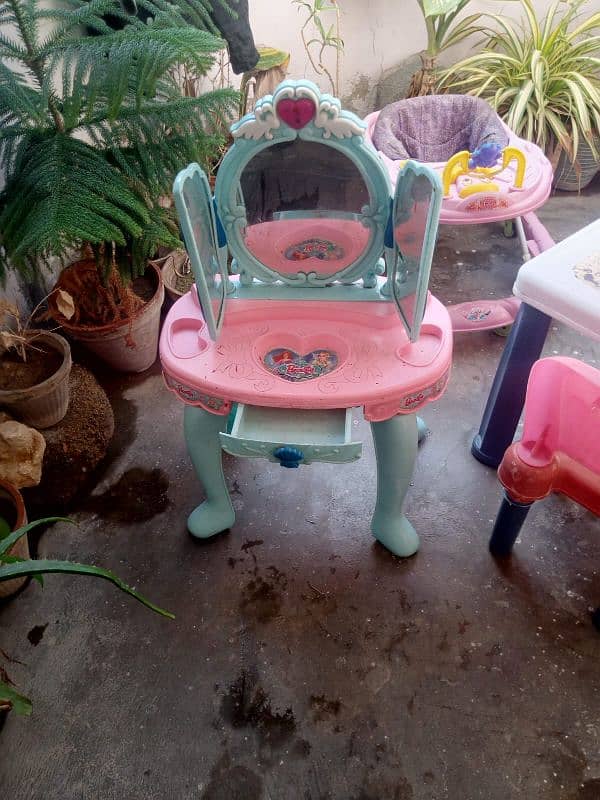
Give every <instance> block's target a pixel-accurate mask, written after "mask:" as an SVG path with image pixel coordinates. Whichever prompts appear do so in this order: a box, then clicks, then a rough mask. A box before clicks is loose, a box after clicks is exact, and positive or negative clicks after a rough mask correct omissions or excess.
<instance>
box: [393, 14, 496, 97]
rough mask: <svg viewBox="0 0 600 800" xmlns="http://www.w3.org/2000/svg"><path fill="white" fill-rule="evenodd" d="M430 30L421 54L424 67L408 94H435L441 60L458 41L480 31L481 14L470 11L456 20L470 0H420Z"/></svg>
mask: <svg viewBox="0 0 600 800" xmlns="http://www.w3.org/2000/svg"><path fill="white" fill-rule="evenodd" d="M417 3H418V4H419V8H420V9H421V13H422V14H423V19H424V20H425V28H426V31H427V49H426V50H424V51H423V52H422V53H421V64H422V67H421V69H420V70H418V72H415V74H414V75H413V76H412V79H411V82H410V86H409V89H408V92H407V95H406V96H407V97H423V96H425V95H428V94H435V93H436V84H437V82H438V74H437V71H438V59H439V57H440V55H441V54H442V53H443V52H444V50H447V49H448V48H449V47H452V46H453V45H455V44H459V43H460V42H462V41H463V39H466V38H467V37H468V36H471V34H473V33H477V32H478V31H479V30H480V28H479V25H478V24H477V23H478V20H479V18H480V16H481V15H480V14H470V15H469V16H467V17H464V19H462V20H460V21H458V22H457V17H458V16H459V15H460V14H461V12H462V11H464V9H465V7H466V6H468V4H469V0H417Z"/></svg>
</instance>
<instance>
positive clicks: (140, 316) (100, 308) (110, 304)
mask: <svg viewBox="0 0 600 800" xmlns="http://www.w3.org/2000/svg"><path fill="white" fill-rule="evenodd" d="M137 5H138V7H139V8H143V9H144V10H145V11H146V12H148V15H149V16H148V19H147V20H146V21H142V20H141V19H140V18H138V17H137V16H136V15H135V14H133V15H130V14H128V13H127V12H126V11H125V10H124V9H123V7H122V6H121V3H119V2H118V0H114V2H110V0H91V2H87V1H86V0H65V2H64V3H61V4H60V7H58V8H48V7H47V5H45V4H44V3H43V2H42V0H31V2H28V3H23V2H21V0H4V2H0V12H2V13H0V34H2V35H1V36H0V60H1V62H2V66H1V67H0V115H1V117H2V120H3V126H2V128H1V129H0V166H1V167H2V168H3V170H4V172H5V174H6V185H5V187H4V189H3V190H2V192H1V193H0V236H1V244H2V251H3V252H2V257H1V259H0V277H1V276H2V272H5V271H6V269H7V268H9V267H10V268H13V269H16V270H18V271H19V272H20V273H21V275H23V276H24V277H25V278H26V279H31V278H32V277H33V276H34V275H35V274H36V271H37V269H38V266H39V264H44V263H46V264H47V263H48V262H49V260H50V259H51V258H52V257H58V259H60V260H61V262H63V263H64V262H65V261H67V259H69V258H72V256H73V254H77V253H82V255H83V257H82V258H81V259H78V260H76V262H75V263H74V264H72V265H71V266H69V267H67V269H66V270H64V271H63V272H62V274H61V276H60V278H59V281H58V284H57V287H58V288H60V289H61V290H62V291H64V292H65V293H67V294H69V295H70V296H71V297H72V299H73V305H74V313H73V315H72V318H71V319H70V320H67V319H66V318H65V317H64V315H62V314H61V313H60V309H58V307H57V305H56V303H55V298H56V295H52V296H51V297H50V311H51V314H52V316H53V317H54V318H55V319H56V320H57V322H59V323H60V324H61V325H63V327H64V329H65V330H66V331H68V332H69V333H70V334H71V335H73V336H74V337H76V338H79V339H82V340H83V341H85V342H86V344H87V345H88V346H92V347H93V348H94V349H95V350H96V351H97V352H99V353H100V354H101V355H102V356H103V357H104V358H105V359H106V360H108V361H109V363H111V364H112V365H113V366H115V367H117V368H122V369H127V370H134V371H140V370H142V369H145V368H146V367H148V366H149V365H150V364H151V363H152V362H153V361H154V359H155V357H156V345H157V335H158V320H159V311H160V305H161V301H162V292H163V288H162V284H161V280H160V273H159V271H158V270H157V269H156V267H149V268H148V261H149V259H150V258H152V257H153V256H155V254H156V252H157V250H158V247H159V246H160V245H162V246H166V247H172V248H176V247H178V246H181V242H180V239H179V235H178V229H177V224H176V220H175V217H174V211H173V210H172V208H170V207H168V204H165V203H164V202H161V198H164V197H165V196H166V195H169V194H170V190H171V183H172V180H173V177H174V175H175V174H176V172H177V171H178V170H179V169H180V168H181V166H182V165H184V164H187V163H188V162H190V161H200V162H201V163H203V162H206V161H209V160H211V158H212V157H213V155H214V152H215V150H216V149H218V146H219V144H220V136H219V135H218V134H217V133H206V128H207V125H206V121H207V120H213V119H215V118H217V119H218V118H220V117H223V116H225V115H226V114H227V113H228V112H229V111H230V110H232V109H234V108H235V105H236V101H237V93H236V92H234V91H233V90H231V89H228V88H224V89H217V90H214V91H209V92H206V93H204V94H200V95H199V96H197V97H183V96H182V94H181V91H180V87H179V86H178V85H177V81H176V80H175V79H174V77H173V67H174V66H175V65H177V64H186V65H188V66H189V67H190V69H193V70H194V72H195V73H196V74H206V72H207V70H208V69H209V68H210V67H211V65H212V64H213V61H214V56H215V53H217V52H218V51H219V50H220V49H221V48H222V46H223V45H222V42H221V40H220V39H218V38H217V37H216V36H214V35H213V34H212V33H209V32H208V31H206V30H200V29H199V28H198V27H195V25H193V24H190V22H188V20H191V21H192V22H194V23H196V24H200V23H201V22H202V16H201V15H200V16H199V17H198V20H196V19H195V18H194V7H195V5H196V3H195V2H193V0H189V2H184V0H179V2H178V3H176V4H167V3H164V2H162V0H140V2H138V4H137ZM184 12H185V15H184ZM107 14H110V15H111V20H114V19H117V20H119V21H120V22H121V23H122V27H121V28H120V29H114V28H113V27H110V26H109V25H108V24H107V23H106V21H105V19H104V17H105V15H107ZM213 128H214V126H213ZM165 206H167V207H165ZM145 273H146V279H145V280H144V279H143V276H144V274H145ZM148 314H149V315H150V316H151V320H150V321H148V320H147V319H146V317H147V315H148ZM95 334H100V336H101V339H100V343H96V340H95ZM115 348H116V353H115ZM127 355H129V356H131V358H129V359H128V360H127V361H126V362H123V361H122V360H121V358H122V357H123V356H127Z"/></svg>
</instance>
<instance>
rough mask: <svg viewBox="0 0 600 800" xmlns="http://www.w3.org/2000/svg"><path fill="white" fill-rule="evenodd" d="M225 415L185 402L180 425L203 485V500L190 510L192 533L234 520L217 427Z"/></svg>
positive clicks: (227, 525)
mask: <svg viewBox="0 0 600 800" xmlns="http://www.w3.org/2000/svg"><path fill="white" fill-rule="evenodd" d="M226 425H227V417H226V416H225V417H223V416H220V415H219V414H210V413H209V412H208V411H204V410H203V409H202V408H196V407H195V406H186V407H185V411H184V417H183V429H184V432H185V440H186V443H187V448H188V451H189V454H190V456H191V459H192V463H193V465H194V469H195V470H196V474H197V476H198V478H199V480H200V482H201V483H202V485H203V486H204V492H205V494H206V500H205V501H204V502H203V503H202V504H201V505H199V506H198V507H197V508H195V509H194V511H192V513H191V514H190V516H189V517H188V521H187V526H188V530H189V532H190V533H191V534H192V535H193V536H197V537H199V538H201V539H205V538H207V537H209V536H214V535H215V534H216V533H220V532H221V531H224V530H226V529H227V528H230V527H231V526H232V525H233V523H234V522H235V511H234V510H233V506H232V505H231V500H230V498H229V492H228V491H227V485H226V483H225V477H224V475H223V461H222V454H221V440H220V438H219V433H220V431H224V430H225V427H226Z"/></svg>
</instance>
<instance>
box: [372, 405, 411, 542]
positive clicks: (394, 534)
mask: <svg viewBox="0 0 600 800" xmlns="http://www.w3.org/2000/svg"><path fill="white" fill-rule="evenodd" d="M371 431H372V433H373V442H374V443H375V455H376V456H377V504H376V506H375V513H374V514H373V521H372V523H371V532H372V533H373V536H374V537H375V538H376V539H377V540H378V541H380V542H381V544H382V545H384V546H385V547H387V549H388V550H390V551H391V552H392V553H394V554H395V555H397V556H403V557H405V556H412V555H413V554H414V553H416V552H417V550H418V549H419V537H418V536H417V534H416V532H415V529H414V528H413V526H412V525H411V523H410V522H409V521H408V520H407V519H406V517H405V516H404V514H403V513H402V504H403V502H404V497H405V495H406V492H407V491H408V487H409V485H410V481H411V479H412V476H413V470H414V466H415V459H416V457H417V420H416V417H415V415H414V414H399V415H398V416H396V417H392V418H391V419H388V420H385V421H384V422H372V423H371Z"/></svg>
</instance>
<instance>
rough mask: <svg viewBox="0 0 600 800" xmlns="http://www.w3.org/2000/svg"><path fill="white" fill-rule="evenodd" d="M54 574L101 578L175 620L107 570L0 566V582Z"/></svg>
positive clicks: (40, 563)
mask: <svg viewBox="0 0 600 800" xmlns="http://www.w3.org/2000/svg"><path fill="white" fill-rule="evenodd" d="M55 572H58V573H65V574H70V575H90V576H92V577H95V578H103V579H104V580H107V581H110V583H112V584H114V586H116V587H117V588H118V589H121V591H123V592H125V593H126V594H128V595H131V597H133V598H135V599H136V600H138V601H139V602H140V603H142V605H145V606H146V607H147V608H149V609H151V610H152V611H155V612H156V613H157V614H160V615H161V616H163V617H168V618H169V619H175V616H174V614H172V613H171V612H170V611H165V609H163V608H160V607H159V606H156V605H154V603H151V602H150V600H148V599H147V598H145V597H144V596H143V595H141V594H140V593H139V592H137V591H135V589H132V588H131V586H128V585H127V584H126V583H124V582H123V581H122V580H121V579H120V578H118V577H117V576H116V575H115V574H114V573H112V572H110V571H109V570H107V569H103V568H102V567H94V566H91V565H90V564H77V563H75V562H72V561H56V560H52V559H38V560H29V561H22V562H20V563H18V564H3V565H1V566H0V582H3V581H9V580H12V579H13V578H22V577H26V576H33V575H45V574H49V573H55Z"/></svg>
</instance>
